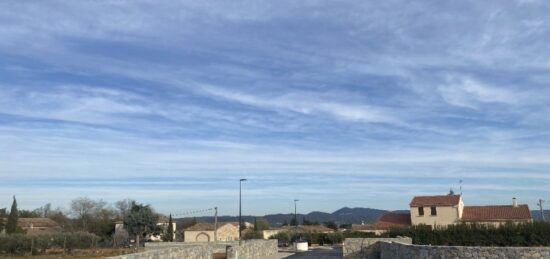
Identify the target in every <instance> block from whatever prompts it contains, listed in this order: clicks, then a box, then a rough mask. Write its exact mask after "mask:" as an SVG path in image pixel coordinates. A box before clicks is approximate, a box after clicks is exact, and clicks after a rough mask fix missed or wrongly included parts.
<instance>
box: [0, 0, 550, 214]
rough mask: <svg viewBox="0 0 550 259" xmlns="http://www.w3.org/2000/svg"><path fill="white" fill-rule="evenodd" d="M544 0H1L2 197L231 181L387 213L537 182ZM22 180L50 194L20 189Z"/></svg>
mask: <svg viewBox="0 0 550 259" xmlns="http://www.w3.org/2000/svg"><path fill="white" fill-rule="evenodd" d="M549 11H550V5H549V4H548V3H547V2H546V1H509V2H506V3H500V2H499V3H498V4H497V3H495V2H480V1H460V2H447V3H444V2H441V3H439V2H438V3H437V4H426V3H413V4H411V3H408V2H405V1H381V2H376V3H375V2H362V3H358V2H353V1H343V2H338V3H329V2H316V1H313V2H303V1H302V2H296V1H282V2H280V3H277V4H273V3H272V2H270V1H252V2H251V1H236V2H235V1H232V2H227V3H214V2H210V1H202V2H192V1H186V2H184V3H181V2H154V3H153V2H149V1H137V2H135V1H116V2H108V1H107V2H71V3H67V2H66V1H50V2H48V3H47V4H43V3H39V2H37V3H29V2H18V1H4V2H1V3H0V20H1V21H2V22H1V24H2V25H1V26H0V38H1V39H2V40H1V41H0V57H1V58H0V176H1V177H2V179H7V180H9V183H7V184H6V183H4V186H3V187H2V188H0V207H2V206H3V203H2V200H6V201H9V197H11V195H13V194H14V193H16V194H20V195H21V196H22V197H21V198H22V199H21V204H22V206H24V204H27V205H28V206H35V205H36V206H39V205H41V204H42V203H45V202H54V203H57V204H58V205H64V204H66V202H67V200H68V199H69V198H70V197H69V196H71V195H73V194H74V195H73V196H75V197H76V196H81V195H90V196H94V197H99V198H101V197H100V196H102V195H103V196H105V197H103V198H105V199H109V200H114V199H118V198H126V197H128V196H135V197H134V198H136V199H143V200H144V201H146V202H150V203H152V204H153V205H155V206H158V207H159V208H161V211H164V212H168V211H172V210H173V204H183V202H179V200H177V199H178V198H174V197H181V196H182V195H189V196H192V197H195V199H193V202H188V203H186V205H185V206H188V207H186V208H192V207H200V206H202V205H204V204H218V203H224V204H228V205H227V207H226V208H224V209H225V210H227V211H228V213H233V212H235V206H229V204H232V203H233V202H234V197H232V196H231V195H233V194H234V191H235V190H234V186H232V185H231V183H232V182H231V181H232V179H237V178H239V177H247V178H250V179H251V182H249V183H247V185H248V186H247V188H250V189H248V190H247V191H250V194H253V195H254V197H249V199H250V201H249V202H250V204H251V205H250V206H253V208H254V211H256V212H258V213H261V212H277V211H284V210H285V209H286V208H287V206H288V204H287V202H288V201H287V200H292V199H293V197H297V196H303V198H304V200H309V203H308V204H305V203H304V204H303V206H304V209H308V208H309V209H316V210H331V209H337V207H338V206H340V205H348V206H371V207H381V208H395V209H398V208H403V207H404V206H406V204H407V203H408V199H409V198H410V197H409V196H411V195H414V194H417V193H440V192H445V191H447V190H448V188H449V186H450V185H453V184H454V185H456V182H457V179H459V178H464V179H465V182H468V181H471V182H469V183H468V185H469V189H468V187H466V186H465V189H467V190H468V192H467V193H465V195H467V198H468V199H469V203H478V202H479V203H483V202H485V201H486V202H490V201H491V199H496V200H500V198H499V197H506V199H502V200H504V201H505V202H507V201H508V198H507V197H509V196H519V197H523V198H524V199H525V200H526V201H527V202H532V201H535V200H536V198H538V197H535V196H544V195H548V196H550V193H548V192H545V190H544V189H543V188H542V187H543V186H544V185H545V184H546V185H547V184H548V183H550V179H549V178H548V177H546V176H547V175H548V172H549V170H550V161H549V159H548V156H547V154H548V152H549V148H548V146H547V145H546V144H545V143H548V141H550V130H549V129H550V127H549V126H550V119H549V117H548V116H547V115H548V113H549V112H550V90H549V89H548V87H547V85H548V82H549V80H550V75H549V73H548V67H549V64H550V63H549V61H548V60H549V58H548V55H546V53H550V45H548V44H547V42H548V39H549V36H548V35H550V34H549V32H550V29H549V27H548V26H547V24H549V23H550V18H549V16H548V15H547V13H548V12H549ZM425 13H430V15H424V14H425ZM147 176H155V177H157V178H158V179H151V178H147ZM182 177H183V178H182ZM133 178H136V179H137V180H136V181H133V180H131V179H133ZM294 178H296V179H298V180H297V181H296V182H294V181H289V180H288V179H294ZM29 179H31V180H32V179H39V180H42V181H37V182H34V183H33V185H35V187H36V188H37V190H38V189H41V190H51V189H55V188H57V189H58V190H60V191H59V192H48V196H45V197H37V196H32V195H26V196H25V194H21V192H20V190H21V188H23V187H22V186H23V185H24V184H25V183H28V182H29ZM83 179H85V180H83ZM47 180H50V181H47ZM81 180H82V181H88V182H89V183H93V185H92V184H91V186H88V187H86V186H85V185H84V184H82V182H81ZM170 182H174V183H177V184H175V185H170ZM187 183H189V184H187ZM191 183H192V184H191ZM371 183H375V185H373V184H371ZM0 184H1V183H0ZM70 184H76V185H81V186H79V187H78V188H72V187H70V186H67V185H70ZM144 186H147V187H148V188H146V187H144ZM373 186H374V187H373ZM367 187H368V188H367ZM530 187H534V188H533V189H532V190H530ZM164 188H168V189H169V190H164ZM405 189H406V190H409V191H407V192H406V193H403V192H401V190H405ZM144 190H146V191H144ZM183 190H184V191H185V192H184V191H183ZM205 190H208V191H205ZM212 190H217V191H212ZM327 190H330V194H329V195H324V194H323V193H324V192H327ZM396 190H399V191H396ZM151 193H154V194H151ZM148 194H151V195H148ZM380 195H384V197H387V201H385V202H383V203H382V202H380V201H379V199H378V197H380ZM2 197H4V198H2ZM6 197H7V198H6ZM42 200H44V201H42ZM220 201H222V202H220ZM470 201H471V202H470ZM268 203H269V204H271V205H272V206H271V207H269V208H268V207H266V205H265V204H268ZM30 204H32V205H30Z"/></svg>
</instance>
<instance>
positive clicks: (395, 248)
mask: <svg viewBox="0 0 550 259" xmlns="http://www.w3.org/2000/svg"><path fill="white" fill-rule="evenodd" d="M379 247H380V250H381V257H380V258H382V259H393V258H404V259H408V258H418V259H424V258H426V259H427V258H510V259H511V258H550V247H479V246H424V245H410V244H401V243H396V242H380V243H379Z"/></svg>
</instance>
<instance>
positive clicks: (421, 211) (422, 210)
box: [418, 207, 424, 216]
mask: <svg viewBox="0 0 550 259" xmlns="http://www.w3.org/2000/svg"><path fill="white" fill-rule="evenodd" d="M418 215H420V216H424V207H418Z"/></svg>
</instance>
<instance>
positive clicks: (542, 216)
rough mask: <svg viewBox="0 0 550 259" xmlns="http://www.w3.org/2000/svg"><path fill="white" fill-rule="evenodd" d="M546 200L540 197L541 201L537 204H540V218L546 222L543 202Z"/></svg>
mask: <svg viewBox="0 0 550 259" xmlns="http://www.w3.org/2000/svg"><path fill="white" fill-rule="evenodd" d="M544 202H545V200H543V199H539V203H538V204H537V205H539V208H540V220H541V221H542V222H544V209H543V208H542V204H543V203H544Z"/></svg>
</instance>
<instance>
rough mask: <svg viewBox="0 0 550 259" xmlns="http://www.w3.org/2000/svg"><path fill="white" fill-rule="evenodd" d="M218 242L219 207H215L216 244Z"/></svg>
mask: <svg viewBox="0 0 550 259" xmlns="http://www.w3.org/2000/svg"><path fill="white" fill-rule="evenodd" d="M216 242H218V207H214V243H216Z"/></svg>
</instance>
